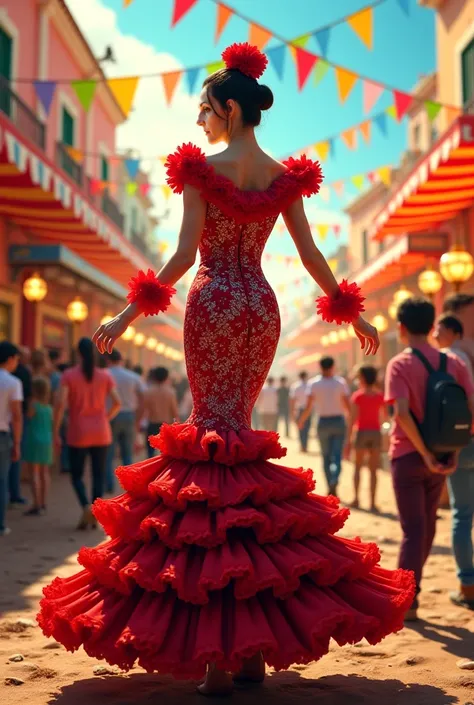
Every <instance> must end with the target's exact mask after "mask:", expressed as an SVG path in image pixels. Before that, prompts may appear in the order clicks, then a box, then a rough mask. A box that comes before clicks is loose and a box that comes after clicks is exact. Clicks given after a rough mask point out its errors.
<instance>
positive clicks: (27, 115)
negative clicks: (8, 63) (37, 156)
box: [0, 76, 46, 150]
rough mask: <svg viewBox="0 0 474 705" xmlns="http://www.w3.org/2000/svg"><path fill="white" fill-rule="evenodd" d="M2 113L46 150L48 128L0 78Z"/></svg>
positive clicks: (1, 77) (0, 108)
mask: <svg viewBox="0 0 474 705" xmlns="http://www.w3.org/2000/svg"><path fill="white" fill-rule="evenodd" d="M0 112H2V113H3V114H4V115H6V116H7V117H8V118H9V119H10V120H11V121H12V123H13V124H14V125H15V127H17V128H18V130H19V131H20V132H21V133H22V135H24V136H25V137H27V138H28V139H29V140H31V141H32V142H34V144H36V145H37V146H38V147H40V148H41V149H43V150H44V148H45V145H46V126H45V125H43V123H42V122H41V121H40V120H38V118H37V117H36V115H35V114H34V112H33V111H32V110H31V108H29V107H28V106H27V105H26V104H25V103H24V102H23V101H22V100H21V98H19V97H18V96H17V94H16V93H15V92H14V91H13V90H12V87H11V84H10V82H9V81H7V80H6V79H5V78H4V77H3V76H0Z"/></svg>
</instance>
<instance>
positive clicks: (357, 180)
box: [351, 174, 365, 191]
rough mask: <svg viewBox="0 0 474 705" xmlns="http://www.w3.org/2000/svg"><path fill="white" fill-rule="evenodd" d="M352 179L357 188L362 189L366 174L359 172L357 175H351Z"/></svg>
mask: <svg viewBox="0 0 474 705" xmlns="http://www.w3.org/2000/svg"><path fill="white" fill-rule="evenodd" d="M351 181H352V183H353V184H354V186H355V187H356V189H358V190H359V191H360V190H361V188H362V187H363V185H364V183H365V176H364V174H357V175H356V176H352V177H351Z"/></svg>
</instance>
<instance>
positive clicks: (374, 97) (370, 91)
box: [362, 81, 385, 113]
mask: <svg viewBox="0 0 474 705" xmlns="http://www.w3.org/2000/svg"><path fill="white" fill-rule="evenodd" d="M384 90H385V88H384V86H381V85H380V83H374V82H373V81H364V82H363V84H362V94H363V98H362V100H363V104H364V113H370V111H371V110H372V108H373V107H374V105H375V103H376V102H377V101H378V99H379V98H380V96H381V95H382V93H383V92H384Z"/></svg>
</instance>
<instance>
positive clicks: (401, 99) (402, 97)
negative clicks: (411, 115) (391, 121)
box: [393, 91, 413, 121]
mask: <svg viewBox="0 0 474 705" xmlns="http://www.w3.org/2000/svg"><path fill="white" fill-rule="evenodd" d="M393 100H394V101H395V110H396V112H397V120H398V121H400V120H401V119H402V117H403V116H404V115H405V113H406V112H407V110H408V108H409V107H410V105H411V104H412V102H413V98H412V97H411V95H408V94H407V93H401V92H400V91H393Z"/></svg>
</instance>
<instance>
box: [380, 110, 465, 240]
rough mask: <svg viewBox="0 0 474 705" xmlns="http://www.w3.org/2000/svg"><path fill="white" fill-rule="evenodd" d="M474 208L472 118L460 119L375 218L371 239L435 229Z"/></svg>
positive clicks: (462, 117) (463, 117)
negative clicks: (462, 212)
mask: <svg viewBox="0 0 474 705" xmlns="http://www.w3.org/2000/svg"><path fill="white" fill-rule="evenodd" d="M473 204H474V115H463V116H461V117H459V118H458V119H457V120H456V121H455V122H454V123H453V124H452V125H451V127H450V128H449V129H448V130H447V132H446V133H445V134H444V135H443V136H442V137H441V138H440V139H439V140H438V142H437V143H436V145H435V146H434V147H433V149H432V150H431V151H430V152H429V153H428V154H427V155H426V156H425V157H424V159H423V160H422V161H421V162H420V163H419V164H418V165H417V166H416V167H415V168H414V169H413V171H412V172H411V174H410V175H409V176H408V177H407V179H406V180H405V182H404V183H403V185H402V186H400V188H399V189H398V190H397V191H396V193H395V194H394V195H393V196H392V197H391V198H390V200H389V201H388V203H387V204H386V205H385V206H384V208H383V210H382V211H381V212H380V213H379V215H378V216H377V217H376V218H375V220H374V223H373V226H372V228H371V229H370V230H369V235H370V236H371V237H374V238H377V239H381V238H383V237H385V236H386V235H390V234H399V233H416V232H421V231H424V230H430V229H434V228H436V227H437V226H439V225H440V224H442V223H444V222H446V221H448V220H451V219H452V218H453V217H454V216H456V215H457V214H458V213H459V212H460V211H461V210H464V209H465V208H469V207H470V206H472V205H473Z"/></svg>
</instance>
